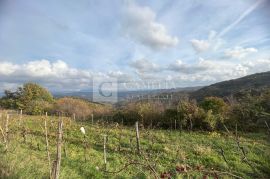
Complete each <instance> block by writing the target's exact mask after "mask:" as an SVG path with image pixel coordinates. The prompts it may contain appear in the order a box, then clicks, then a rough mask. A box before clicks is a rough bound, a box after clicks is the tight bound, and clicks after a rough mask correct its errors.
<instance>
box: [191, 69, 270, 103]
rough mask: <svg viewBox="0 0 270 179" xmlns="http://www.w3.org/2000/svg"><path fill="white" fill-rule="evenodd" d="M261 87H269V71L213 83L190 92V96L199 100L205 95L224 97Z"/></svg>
mask: <svg viewBox="0 0 270 179" xmlns="http://www.w3.org/2000/svg"><path fill="white" fill-rule="evenodd" d="M263 88H270V71H268V72H263V73H256V74H252V75H248V76H245V77H242V78H238V79H233V80H228V81H223V82H219V83H215V84H212V85H210V86H206V87H203V88H201V89H199V90H197V91H194V92H191V93H190V97H191V98H193V99H197V100H198V101H200V100H202V99H203V98H204V97H207V96H218V97H225V96H229V95H232V94H235V93H237V92H239V91H243V90H250V89H255V90H260V89H263Z"/></svg>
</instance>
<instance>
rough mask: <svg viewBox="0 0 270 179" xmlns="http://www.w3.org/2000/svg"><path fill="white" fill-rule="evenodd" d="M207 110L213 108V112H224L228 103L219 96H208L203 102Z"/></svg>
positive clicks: (202, 104)
mask: <svg viewBox="0 0 270 179" xmlns="http://www.w3.org/2000/svg"><path fill="white" fill-rule="evenodd" d="M200 107H202V108H203V109H204V110H205V111H209V110H211V111H212V113H213V114H223V113H224V112H225V110H226V108H227V105H226V103H225V102H224V100H223V99H222V98H219V97H206V98H205V99H204V100H203V101H202V102H201V103H200Z"/></svg>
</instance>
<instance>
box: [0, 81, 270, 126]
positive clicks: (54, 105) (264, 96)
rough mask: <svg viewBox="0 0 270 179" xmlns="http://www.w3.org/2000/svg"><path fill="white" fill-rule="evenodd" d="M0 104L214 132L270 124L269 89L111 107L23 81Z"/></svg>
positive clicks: (36, 111)
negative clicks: (55, 94) (170, 102)
mask: <svg viewBox="0 0 270 179" xmlns="http://www.w3.org/2000/svg"><path fill="white" fill-rule="evenodd" d="M0 107H1V108H5V109H16V110H18V109H22V110H24V112H25V113H27V114H33V115H37V114H42V113H45V112H50V113H52V114H56V113H59V112H61V113H64V114H67V115H69V116H74V117H75V116H76V118H77V119H84V120H87V119H91V115H92V114H95V117H96V118H102V119H105V118H103V117H104V116H107V117H106V119H107V120H108V121H109V122H110V121H111V122H118V123H122V124H124V125H134V123H135V122H136V121H139V123H140V125H141V126H142V127H145V128H163V129H169V128H170V129H177V130H207V131H213V130H224V129H226V130H227V129H232V128H234V127H235V126H236V125H237V126H239V128H241V129H243V130H250V131H255V130H259V129H260V128H262V127H266V124H268V123H270V89H264V90H259V91H257V90H245V91H240V92H238V93H235V94H234V95H232V96H229V97H226V98H219V97H214V96H210V97H205V98H204V99H203V100H202V101H200V102H197V101H196V100H194V99H188V98H186V99H182V100H179V101H178V103H177V104H175V105H167V104H164V103H162V102H149V101H143V100H140V101H136V102H128V103H126V104H125V105H123V106H120V107H114V108H113V107H112V106H110V105H102V104H96V103H92V102H89V101H87V100H84V99H78V98H73V97H63V98H58V99H55V98H53V96H52V95H51V93H50V92H49V91H48V90H47V89H45V88H43V87H42V86H40V85H38V84H35V83H26V84H24V85H23V86H22V87H19V88H18V89H17V90H16V91H14V92H12V91H8V90H6V91H5V95H4V96H3V97H2V98H1V100H0ZM108 116H109V118H108Z"/></svg>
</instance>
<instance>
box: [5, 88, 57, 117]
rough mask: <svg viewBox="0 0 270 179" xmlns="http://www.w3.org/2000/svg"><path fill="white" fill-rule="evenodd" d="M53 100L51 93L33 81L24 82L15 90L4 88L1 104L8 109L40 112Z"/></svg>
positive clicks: (47, 107)
mask: <svg viewBox="0 0 270 179" xmlns="http://www.w3.org/2000/svg"><path fill="white" fill-rule="evenodd" d="M53 102H54V99H53V96H52V95H51V93H50V92H49V91H48V90H47V89H45V88H43V87H42V86H40V85H38V84H35V83H26V84H24V85H23V87H19V88H18V89H17V90H16V91H15V92H11V91H8V90H6V91H5V96H4V97H3V98H2V100H1V106H3V107H4V108H8V109H23V110H24V111H25V112H26V113H29V114H40V113H41V112H44V111H45V110H48V109H49V108H50V105H51V104H52V103H53Z"/></svg>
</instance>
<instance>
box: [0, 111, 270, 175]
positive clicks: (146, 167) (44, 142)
mask: <svg viewBox="0 0 270 179" xmlns="http://www.w3.org/2000/svg"><path fill="white" fill-rule="evenodd" d="M59 124H62V126H60V127H62V128H60V129H61V131H59ZM0 127H1V141H0V158H1V160H0V178H49V177H50V175H51V176H52V173H54V172H55V171H54V167H55V164H56V163H57V160H59V159H60V160H61V163H59V164H60V167H59V168H58V169H59V174H60V178H191V177H192V178H193V177H199V178H269V177H270V158H269V156H270V142H269V134H267V131H261V132H260V133H243V132H241V131H240V130H239V131H238V130H237V129H236V130H234V131H232V130H230V131H229V130H228V131H226V132H202V131H192V132H188V131H182V132H181V131H179V130H177V129H176V130H173V129H170V130H164V129H163V130H161V129H147V128H143V127H142V126H140V125H139V127H138V131H137V133H136V128H135V125H134V127H126V126H123V125H121V124H118V123H113V122H111V123H108V122H104V121H103V120H101V119H98V118H94V120H93V121H91V120H89V121H88V120H86V121H75V120H73V119H72V117H61V116H46V115H43V116H30V115H20V114H7V113H6V111H2V112H1V114H0ZM59 132H60V133H61V135H60V138H59V134H60V133H59ZM59 139H60V140H59ZM59 142H60V143H59ZM59 147H60V149H61V150H60V151H59ZM59 152H60V153H59ZM59 156H60V158H59ZM58 162H59V161H58Z"/></svg>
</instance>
